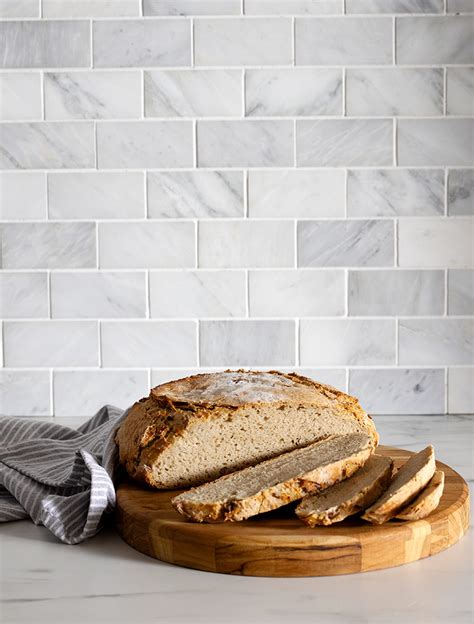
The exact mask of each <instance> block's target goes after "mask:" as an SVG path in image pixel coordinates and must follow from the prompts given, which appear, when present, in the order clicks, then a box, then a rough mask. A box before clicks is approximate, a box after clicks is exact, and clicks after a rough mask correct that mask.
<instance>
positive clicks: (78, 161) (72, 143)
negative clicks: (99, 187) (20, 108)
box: [0, 122, 94, 169]
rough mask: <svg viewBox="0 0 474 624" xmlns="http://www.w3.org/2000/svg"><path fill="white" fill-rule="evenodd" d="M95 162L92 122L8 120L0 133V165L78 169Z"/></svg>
mask: <svg viewBox="0 0 474 624" xmlns="http://www.w3.org/2000/svg"><path fill="white" fill-rule="evenodd" d="M93 166H94V127H93V125H92V123H88V122H84V123H80V124H72V123H67V122H65V123H63V122H58V123H47V122H46V123H45V122H38V123H26V124H22V123H10V124H4V125H3V126H2V132H1V135H0V168H1V169H46V168H48V167H51V168H54V169H70V168H74V169H79V168H81V167H84V168H89V167H93Z"/></svg>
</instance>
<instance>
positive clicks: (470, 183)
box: [448, 169, 474, 216]
mask: <svg viewBox="0 0 474 624" xmlns="http://www.w3.org/2000/svg"><path fill="white" fill-rule="evenodd" d="M448 214H450V215H466V216H470V215H474V170H473V169H458V170H454V171H450V172H449V174H448Z"/></svg>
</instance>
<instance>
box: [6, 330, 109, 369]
mask: <svg viewBox="0 0 474 624" xmlns="http://www.w3.org/2000/svg"><path fill="white" fill-rule="evenodd" d="M3 332H4V349H5V366H12V367H19V368H20V367H26V368H27V367H31V366H97V365H98V363H99V350H98V346H99V345H98V330H97V322H94V321H5V323H4V327H3Z"/></svg>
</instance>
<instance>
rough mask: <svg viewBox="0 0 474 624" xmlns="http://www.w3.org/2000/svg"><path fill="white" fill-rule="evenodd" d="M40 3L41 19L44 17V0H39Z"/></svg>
mask: <svg viewBox="0 0 474 624" xmlns="http://www.w3.org/2000/svg"><path fill="white" fill-rule="evenodd" d="M38 4H39V16H40V19H42V17H43V0H38Z"/></svg>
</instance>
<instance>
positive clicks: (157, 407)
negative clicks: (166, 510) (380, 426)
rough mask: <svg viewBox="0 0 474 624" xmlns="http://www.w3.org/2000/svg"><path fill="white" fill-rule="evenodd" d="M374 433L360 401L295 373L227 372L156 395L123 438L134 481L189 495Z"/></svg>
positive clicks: (127, 423) (124, 459)
mask: <svg viewBox="0 0 474 624" xmlns="http://www.w3.org/2000/svg"><path fill="white" fill-rule="evenodd" d="M347 433H364V434H366V435H368V436H369V437H370V439H371V442H372V444H373V446H376V445H377V443H378V436H377V432H376V430H375V426H374V424H373V422H372V420H371V418H370V416H368V415H367V414H366V413H365V412H364V410H363V409H362V408H361V407H360V405H359V402H358V401H357V399H355V398H353V397H350V396H348V395H347V394H344V393H343V392H339V391H338V390H335V389H334V388H331V387H330V386H325V385H322V384H318V383H316V382H315V381H312V380H311V379H308V378H306V377H301V376H299V375H296V374H294V373H291V374H283V373H278V372H275V371H271V372H258V371H242V370H239V371H225V372H220V373H208V374H203V375H194V376H192V377H187V378H185V379H181V380H179V381H172V382H170V383H166V384H163V385H161V386H158V387H157V388H154V389H153V390H152V391H151V393H150V396H149V397H148V398H147V399H142V400H141V401H139V402H138V403H136V404H135V405H134V406H133V407H132V408H131V410H130V412H129V414H128V416H127V417H126V419H125V420H124V422H123V424H122V425H121V427H120V430H119V431H118V434H117V436H116V440H117V443H118V446H119V453H120V461H121V463H122V464H123V465H124V466H125V468H126V470H127V472H128V474H129V475H130V476H131V477H133V478H135V479H138V480H140V481H144V482H145V483H147V484H149V485H151V486H153V487H156V488H160V489H171V488H183V487H189V486H191V485H198V484H200V483H204V482H206V481H211V480H213V479H216V478H217V477H220V476H222V475H223V474H228V473H230V472H234V471H235V470H240V469H241V468H244V467H246V466H250V465H253V464H256V463H258V462H261V461H264V460H266V459H270V458H271V457H276V456H277V455H280V454H281V453H286V452H288V451H292V450H293V449H295V448H300V447H303V446H307V445H308V444H311V443H312V442H316V441H318V440H322V439H324V438H327V437H328V436H330V435H340V434H347Z"/></svg>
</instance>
